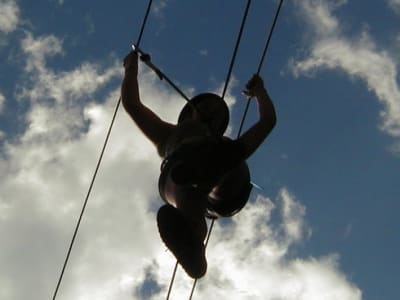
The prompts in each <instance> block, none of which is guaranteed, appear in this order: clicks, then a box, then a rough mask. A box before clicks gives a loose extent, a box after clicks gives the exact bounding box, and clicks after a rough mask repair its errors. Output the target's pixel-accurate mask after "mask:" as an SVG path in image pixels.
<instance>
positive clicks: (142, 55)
mask: <svg viewBox="0 0 400 300" xmlns="http://www.w3.org/2000/svg"><path fill="white" fill-rule="evenodd" d="M152 2H153V1H152V0H149V2H148V5H147V9H146V12H145V15H144V18H143V21H142V26H141V29H140V32H139V36H138V39H137V41H136V43H135V44H134V45H133V46H132V48H133V50H134V51H137V52H138V53H139V54H140V59H141V60H142V61H143V62H144V63H145V64H146V65H147V66H148V67H150V68H151V69H152V70H153V71H154V72H155V73H156V74H157V75H158V77H159V78H160V79H161V80H163V79H164V80H165V81H166V82H168V83H169V84H170V85H171V86H172V87H173V88H174V89H175V90H176V91H177V92H178V93H179V94H180V95H181V96H182V97H183V98H184V99H185V100H186V101H187V105H188V107H190V108H192V109H193V110H197V108H196V106H195V105H193V103H191V99H189V98H188V97H187V96H186V95H185V94H184V93H183V92H182V91H181V90H180V89H179V87H178V86H176V85H175V84H174V83H173V82H172V80H171V79H170V78H169V77H168V76H166V75H165V74H164V73H163V72H162V71H161V70H160V69H159V68H157V67H156V66H155V65H154V64H153V63H152V62H151V58H150V56H149V55H148V54H146V53H144V52H143V51H142V50H141V49H140V42H141V40H142V37H143V33H144V29H145V26H146V23H147V19H148V16H149V13H150V9H151V6H152ZM250 4H251V0H248V1H247V5H246V8H245V11H244V15H243V18H242V22H241V26H240V29H239V33H238V37H237V40H236V44H235V48H234V51H233V55H232V58H231V62H230V65H229V69H228V73H227V76H226V80H225V85H224V88H223V91H222V96H221V98H222V99H223V98H224V97H225V94H226V91H227V88H228V85H229V81H230V78H231V74H232V70H233V66H234V63H235V60H236V55H237V51H238V48H239V45H240V41H241V36H242V33H243V30H244V26H245V23H246V19H247V16H248V12H249V8H250ZM282 4H283V0H280V3H279V6H278V9H277V11H276V13H275V17H274V21H273V24H272V26H271V28H270V32H269V35H268V39H267V42H266V44H265V47H264V51H263V54H262V56H261V59H260V63H259V66H258V70H257V74H259V73H260V71H261V68H262V65H263V62H264V59H265V56H266V53H267V50H268V47H269V44H270V41H271V38H272V34H273V32H274V28H275V25H276V22H277V19H278V16H279V13H280V10H281V6H282ZM121 100H122V97H121V96H120V97H119V99H118V101H117V104H116V107H115V110H114V114H113V117H112V120H111V124H110V126H109V129H108V131H107V135H106V138H105V141H104V143H103V147H102V149H101V153H100V156H99V159H98V162H97V164H96V168H95V171H94V174H93V177H92V180H91V182H90V185H89V189H88V191H87V194H86V197H85V200H84V203H83V206H82V209H81V212H80V215H79V218H78V221H77V223H76V226H75V230H74V233H73V236H72V239H71V242H70V245H69V248H68V251H67V254H66V257H65V260H64V264H63V267H62V270H61V273H60V276H59V278H58V282H57V285H56V288H55V291H54V294H53V298H52V299H53V300H55V299H56V298H57V294H58V291H59V288H60V285H61V282H62V279H63V276H64V273H65V270H66V267H67V265H68V261H69V258H70V255H71V251H72V248H73V245H74V243H75V239H76V236H77V233H78V230H79V227H80V223H81V221H82V218H83V215H84V212H85V209H86V206H87V203H88V200H89V197H90V194H91V191H92V188H93V185H94V182H95V179H96V176H97V173H98V170H99V167H100V164H101V161H102V158H103V155H104V152H105V149H106V146H107V143H108V140H109V137H110V134H111V130H112V128H113V125H114V122H115V119H116V115H117V112H118V109H119V106H120V104H121ZM249 104H250V98H249V99H248V101H247V105H246V108H245V111H244V113H243V117H242V120H241V124H240V127H239V132H238V135H237V137H240V135H241V131H242V127H243V123H244V121H245V118H246V115H247V112H248V108H249ZM182 113H183V112H182ZM228 118H229V116H228ZM209 217H210V218H211V224H210V227H209V230H208V233H207V237H206V240H205V244H204V245H205V247H207V245H208V242H209V239H210V236H211V233H212V230H213V227H214V223H215V220H216V218H217V216H212V215H211V216H209ZM177 267H178V261H177V262H176V264H175V267H174V270H173V274H172V278H171V281H170V284H169V287H168V293H167V298H166V299H167V300H168V299H169V297H170V294H171V291H172V287H173V283H174V280H175V275H176V271H177ZM196 284H197V279H195V280H194V282H193V286H192V289H191V293H190V297H189V300H190V299H192V297H193V294H194V290H195V287H196Z"/></svg>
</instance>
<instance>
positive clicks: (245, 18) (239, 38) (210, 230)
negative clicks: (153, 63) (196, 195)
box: [189, 0, 251, 300]
mask: <svg viewBox="0 0 400 300" xmlns="http://www.w3.org/2000/svg"><path fill="white" fill-rule="evenodd" d="M250 5H251V0H247V4H246V8H245V10H244V14H243V17H242V22H241V24H240V29H239V33H238V36H237V38H236V44H235V48H234V50H233V54H232V58H231V62H230V64H229V68H228V73H227V75H226V79H225V85H224V89H223V91H222V96H221V98H224V97H225V94H226V91H227V89H228V85H229V81H230V79H231V75H232V70H233V66H234V64H235V62H236V55H237V52H238V49H239V45H240V41H241V39H242V34H243V30H244V27H245V24H246V20H247V16H248V15H249V9H250ZM214 223H215V219H212V220H211V224H210V229H209V230H208V234H207V238H206V242H205V245H204V247H205V248H207V245H208V241H209V239H210V236H211V232H212V229H213V227H214ZM196 285H197V278H196V279H195V280H194V282H193V286H192V290H191V292H190V297H189V300H191V299H192V297H193V294H194V290H195V288H196Z"/></svg>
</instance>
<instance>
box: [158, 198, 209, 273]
mask: <svg viewBox="0 0 400 300" xmlns="http://www.w3.org/2000/svg"><path fill="white" fill-rule="evenodd" d="M157 225H158V231H159V233H160V236H161V239H162V240H163V242H164V243H165V245H166V246H167V247H168V249H169V250H171V252H172V253H173V254H174V256H175V257H176V259H177V260H178V262H179V264H180V265H181V266H182V267H183V269H184V270H185V271H186V273H187V274H188V275H189V276H190V277H192V278H195V279H197V278H200V277H202V276H204V274H205V273H206V271H207V261H206V256H205V247H204V244H203V239H201V238H200V237H199V235H198V234H196V232H195V230H194V228H193V226H191V225H190V222H189V221H188V220H187V219H186V218H185V217H184V216H183V214H182V213H181V212H180V211H179V210H178V209H176V208H174V207H173V206H171V205H164V206H162V207H161V208H160V209H159V210H158V213H157Z"/></svg>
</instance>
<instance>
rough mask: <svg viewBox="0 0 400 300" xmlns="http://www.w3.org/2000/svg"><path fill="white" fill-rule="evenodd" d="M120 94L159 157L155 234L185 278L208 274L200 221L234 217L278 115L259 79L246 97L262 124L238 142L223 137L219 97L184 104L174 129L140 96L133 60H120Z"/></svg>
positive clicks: (224, 112)
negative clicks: (250, 161) (254, 158)
mask: <svg viewBox="0 0 400 300" xmlns="http://www.w3.org/2000/svg"><path fill="white" fill-rule="evenodd" d="M124 68H125V77H124V79H123V82H122V87H121V94H122V103H123V105H124V108H125V110H126V111H127V112H128V114H129V115H130V116H131V118H132V119H133V121H134V122H135V123H136V125H137V126H138V127H139V128H140V129H141V131H142V132H143V133H144V135H145V136H146V137H147V138H148V139H149V140H150V141H152V142H153V144H154V145H155V146H156V148H157V150H158V153H159V155H160V156H161V157H162V158H164V161H163V164H162V171H161V176H160V180H159V191H160V195H161V197H162V198H163V200H164V201H165V202H166V204H165V205H163V206H162V207H161V208H160V209H159V211H158V214H157V224H158V228H159V232H160V236H161V238H162V240H163V241H164V243H165V244H166V245H167V247H168V248H169V249H170V250H171V251H172V253H173V254H174V255H175V257H176V258H177V259H178V262H179V263H180V264H181V265H182V267H183V268H184V269H185V271H186V272H187V273H188V275H189V276H191V277H193V278H200V277H202V276H203V275H204V274H205V273H206V270H207V262H206V257H205V246H204V240H205V237H206V235H207V224H206V220H205V217H206V216H210V217H218V216H231V215H233V214H235V213H236V212H237V211H239V210H240V209H241V208H242V207H243V206H244V205H245V203H246V202H247V198H248V196H249V193H250V190H251V184H250V175H249V170H248V167H247V164H246V162H245V161H246V159H247V158H248V157H249V156H250V155H252V154H253V153H254V152H255V151H256V150H257V148H258V147H259V146H260V144H261V143H262V142H263V141H264V139H265V138H266V137H267V136H268V134H269V133H270V132H271V130H272V129H273V128H274V126H275V124H276V115H275V109H274V106H273V104H272V101H271V99H270V97H269V95H268V92H267V91H266V89H265V88H264V83H263V80H262V79H261V77H259V76H258V75H254V76H253V77H252V78H251V79H250V80H249V82H248V83H247V85H246V90H245V92H244V93H245V94H246V95H247V96H248V97H254V98H255V99H256V101H257V103H258V111H259V119H258V121H257V122H256V123H255V124H254V125H253V126H252V127H250V128H249V129H248V130H247V131H246V132H245V133H244V134H242V135H241V136H240V137H239V138H238V139H236V140H231V139H229V138H227V137H224V136H223V134H224V132H225V130H226V127H227V125H228V122H229V111H228V107H227V106H226V104H225V102H224V101H223V99H222V98H220V97H219V96H217V95H215V94H211V93H205V94H200V95H198V96H196V97H194V98H192V99H191V101H190V103H188V104H186V106H185V107H184V108H183V110H182V112H181V113H180V115H179V119H178V123H177V124H171V123H168V122H165V121H163V120H162V119H160V118H159V117H158V116H157V115H156V114H155V113H154V112H153V111H151V110H150V109H149V108H148V107H146V106H145V105H144V104H143V103H142V102H141V99H140V96H139V86H138V80H137V74H138V55H137V53H136V52H135V51H132V52H130V53H129V54H128V55H127V56H126V57H125V59H124Z"/></svg>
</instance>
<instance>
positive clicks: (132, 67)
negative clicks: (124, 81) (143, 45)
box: [124, 50, 138, 75]
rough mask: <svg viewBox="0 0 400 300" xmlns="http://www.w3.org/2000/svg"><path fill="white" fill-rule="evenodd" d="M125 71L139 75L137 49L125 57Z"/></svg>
mask: <svg viewBox="0 0 400 300" xmlns="http://www.w3.org/2000/svg"><path fill="white" fill-rule="evenodd" d="M124 68H125V72H128V71H129V72H133V73H134V74H136V75H137V72H138V54H137V52H136V51H133V50H132V51H131V52H129V53H128V55H127V56H125V58H124Z"/></svg>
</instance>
